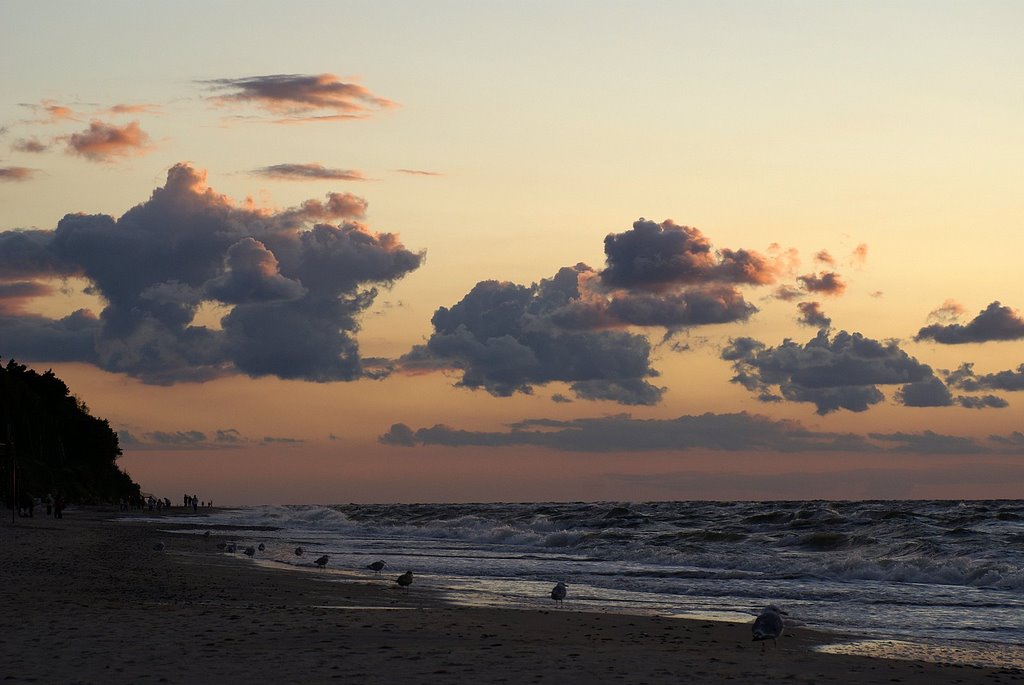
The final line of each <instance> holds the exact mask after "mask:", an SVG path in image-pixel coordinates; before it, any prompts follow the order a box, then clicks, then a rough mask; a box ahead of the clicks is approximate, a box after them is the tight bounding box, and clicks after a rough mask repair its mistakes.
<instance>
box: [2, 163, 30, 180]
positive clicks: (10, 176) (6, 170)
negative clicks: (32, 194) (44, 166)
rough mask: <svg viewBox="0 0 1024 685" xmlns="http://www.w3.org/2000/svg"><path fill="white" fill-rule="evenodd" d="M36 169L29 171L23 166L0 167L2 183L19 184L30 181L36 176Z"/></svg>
mask: <svg viewBox="0 0 1024 685" xmlns="http://www.w3.org/2000/svg"><path fill="white" fill-rule="evenodd" d="M35 173H36V170H35V169H29V168H28V167H23V166H3V167H0V183H2V182H4V181H10V182H18V181H28V180H29V179H31V178H32V176H33V175H35Z"/></svg>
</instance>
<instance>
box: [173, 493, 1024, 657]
mask: <svg viewBox="0 0 1024 685" xmlns="http://www.w3.org/2000/svg"><path fill="white" fill-rule="evenodd" d="M176 520H178V521H180V520H181V519H176ZM195 523H196V526H197V532H200V531H202V530H205V528H204V526H209V525H215V524H220V525H232V526H241V527H242V528H243V529H242V530H239V531H237V532H238V542H239V543H242V544H243V545H245V544H256V543H257V542H264V543H265V544H266V545H267V551H266V552H264V553H261V554H259V555H258V556H259V558H260V559H261V560H262V561H263V562H264V563H271V564H287V565H289V566H300V567H303V566H312V564H311V560H312V559H315V558H316V557H317V556H319V555H321V554H328V555H329V556H330V562H329V564H328V571H327V572H328V573H331V572H334V573H337V572H340V571H345V572H346V575H349V574H351V573H352V572H355V573H357V574H358V575H360V577H372V571H369V570H367V569H366V568H365V567H366V565H367V564H369V563H370V562H372V561H375V560H377V559H382V560H385V561H387V562H388V565H389V566H388V569H386V570H385V577H386V578H388V579H390V580H393V578H394V577H396V576H397V575H398V574H399V573H402V572H403V571H405V570H409V569H412V570H414V572H415V574H416V583H415V587H420V586H429V587H432V588H434V589H437V590H440V591H442V592H443V593H445V594H446V595H447V597H448V598H449V599H450V600H451V601H453V602H456V603H461V604H472V605H484V606H510V607H538V606H551V605H552V600H551V599H550V598H549V597H548V593H549V592H550V590H551V587H552V586H553V585H554V583H555V582H557V581H564V582H566V583H567V584H568V586H569V597H568V599H567V601H566V606H567V607H570V608H575V609H579V610H596V611H608V610H611V611H622V612H629V613H643V614H660V615H681V614H685V615H692V616H700V617H702V618H716V617H717V618H720V619H722V618H724V619H728V620H739V621H742V620H749V619H750V618H751V617H752V616H753V615H754V614H755V613H757V611H758V610H759V609H760V608H761V607H763V606H764V605H765V604H768V603H774V604H778V605H780V606H782V607H783V608H785V609H786V611H788V613H789V615H790V618H791V623H792V624H794V625H797V624H803V625H806V626H808V627H813V628H820V629H825V630H835V631H840V632H843V633H848V634H853V635H857V636H862V637H864V638H866V639H873V640H874V641H868V642H864V644H862V645H860V646H858V647H856V648H857V649H861V650H862V651H863V650H870V649H878V646H877V645H878V642H877V641H878V640H881V641H891V642H892V643H893V644H901V643H903V642H910V643H912V644H919V645H923V646H926V647H928V649H934V650H938V653H946V654H953V653H956V654H961V651H963V650H966V651H964V652H963V653H966V654H970V653H975V654H978V655H979V657H978V659H979V660H980V659H981V656H980V655H982V653H985V654H986V655H987V656H985V660H986V661H985V663H986V664H991V658H992V657H991V654H995V655H996V657H995V658H999V655H1000V654H1002V655H1003V656H1004V657H1005V658H1004V661H1003V662H1002V663H999V664H996V665H1004V666H1011V665H1018V666H1024V659H1022V660H1021V663H1019V664H1018V663H1017V660H1018V659H1020V654H1019V650H1017V651H1015V650H1016V648H1017V647H1018V646H1019V645H1021V644H1024V502H1022V501H1016V500H1015V501H973V502H945V501H943V502H935V501H931V502H921V501H913V502H889V501H885V502H882V501H872V502H817V501H815V502H653V503H542V504H447V505H438V504H420V505H408V504H405V505H337V506H314V505H300V506H264V507H244V508H239V509H234V510H226V511H222V512H218V513H215V514H213V515H211V516H200V517H196V518H195ZM268 527H269V528H272V530H266V528H268ZM297 545H302V546H303V547H304V548H305V549H306V554H305V555H303V556H302V557H297V556H295V554H294V553H293V550H294V548H295V547H296V546H297ZM954 647H955V648H956V649H954ZM849 649H854V648H853V647H850V648H849ZM889 649H890V651H891V650H892V649H893V648H889ZM928 649H924V650H923V651H922V653H924V654H934V653H935V652H929V651H928ZM957 650H961V651H957ZM972 650H973V651H972ZM989 653H991V654H989ZM958 658H960V657H958ZM967 659H968V662H970V663H980V661H976V662H971V661H970V658H969V657H967Z"/></svg>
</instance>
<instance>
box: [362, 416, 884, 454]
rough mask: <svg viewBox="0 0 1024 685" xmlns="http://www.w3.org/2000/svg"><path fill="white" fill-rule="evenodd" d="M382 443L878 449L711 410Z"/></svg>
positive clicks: (412, 436) (398, 428)
mask: <svg viewBox="0 0 1024 685" xmlns="http://www.w3.org/2000/svg"><path fill="white" fill-rule="evenodd" d="M380 441H381V442H383V443H385V444H392V445H403V446H414V445H445V446H449V447H460V446H486V447H500V446H522V445H532V446H537V447H548V448H551V449H557V450H563V451H572V452H619V451H628V452H649V451H671V452H678V451H688V450H692V449H710V450H721V451H729V452H732V451H748V450H767V451H785V452H808V451H826V452H833V451H847V450H859V451H877V449H878V448H876V447H873V446H872V445H871V444H869V443H868V442H867V441H865V440H864V439H863V438H862V437H860V436H857V435H854V434H851V433H827V432H816V431H810V430H808V429H807V428H805V427H804V426H803V424H801V423H800V422H798V421H788V420H777V419H770V418H768V417H766V416H760V415H757V414H748V413H746V412H740V413H735V414H710V413H708V414H702V415H699V416H680V417H678V418H675V419H635V418H633V417H631V416H629V415H628V414H622V415H619V416H608V417H602V418H596V419H586V418H583V419H574V420H571V421H556V420H552V419H530V420H525V421H520V422H518V423H514V424H511V425H510V426H509V430H507V431H501V432H484V431H466V430H458V429H455V428H451V427H448V426H443V425H437V426H434V427H432V428H420V429H418V430H412V429H411V428H409V426H407V425H405V424H401V423H400V424H395V425H393V426H392V427H391V429H390V430H389V431H388V432H387V433H385V434H384V435H383V436H381V438H380Z"/></svg>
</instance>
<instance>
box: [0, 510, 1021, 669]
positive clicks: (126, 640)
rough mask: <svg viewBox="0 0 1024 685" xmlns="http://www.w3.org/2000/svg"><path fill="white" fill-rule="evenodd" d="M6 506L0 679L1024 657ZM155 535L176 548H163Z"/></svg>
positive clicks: (784, 665)
mask: <svg viewBox="0 0 1024 685" xmlns="http://www.w3.org/2000/svg"><path fill="white" fill-rule="evenodd" d="M118 516H119V514H118V512H116V511H114V510H102V509H70V510H68V512H67V514H66V516H65V518H64V519H63V520H59V521H56V520H53V519H48V518H45V517H37V518H34V519H18V520H17V521H16V522H15V523H14V524H13V525H12V523H11V521H10V519H9V518H5V519H4V520H3V521H2V522H0V611H2V613H3V615H4V623H5V624H6V629H5V630H4V634H3V638H2V639H0V680H2V681H3V682H10V683H96V684H100V683H247V684H252V683H298V682H303V683H318V682H330V681H339V682H359V683H409V684H415V683H461V682H475V683H542V682H557V683H563V684H564V683H568V684H571V683H613V682H618V683H630V684H640V683H680V682H685V683H722V682H727V681H739V682H763V683H772V682H794V683H858V684H860V683H910V684H914V683H921V684H925V683H928V684H935V683H1015V682H1024V673H1022V672H1020V671H1016V670H1010V669H999V668H985V667H980V666H970V665H964V664H954V663H946V664H944V663H934V662H928V661H912V660H897V659H882V658H871V657H865V656H853V655H845V654H829V653H822V652H819V651H815V649H814V648H815V647H816V646H820V645H824V644H829V643H836V642H842V641H843V636H836V635H829V634H823V633H817V632H814V631H811V630H808V629H804V628H801V627H791V628H789V629H788V630H787V631H786V635H785V637H784V638H783V639H782V640H780V641H779V644H778V647H777V648H772V646H771V645H769V646H768V649H766V650H764V651H763V652H762V649H761V646H760V645H758V644H754V643H751V642H750V626H749V624H733V623H722V622H713V621H699V620H684V619H676V618H668V617H648V616H628V615H620V614H610V613H586V612H577V611H574V610H572V607H571V604H568V605H567V607H566V608H565V609H562V610H558V609H555V608H554V607H549V608H546V609H537V610H505V609H477V608H465V607H455V606H450V605H447V604H445V602H444V601H443V599H442V598H441V597H440V596H439V595H437V594H432V593H430V592H427V591H425V590H424V589H423V588H417V587H416V585H415V584H414V585H413V587H412V589H411V591H410V592H409V593H405V592H402V591H401V590H400V589H399V588H398V587H397V586H396V585H395V583H394V582H393V576H394V575H396V574H386V575H385V576H384V577H383V578H382V579H375V578H374V577H373V576H372V575H370V574H367V575H366V576H365V577H363V578H354V577H349V578H347V579H346V578H345V577H339V576H336V575H334V574H329V573H320V572H317V571H316V570H315V569H310V570H279V569H270V568H266V567H264V566H261V565H260V564H257V563H254V562H252V561H251V560H249V559H247V558H246V557H245V556H243V555H241V554H238V555H228V554H223V553H220V552H218V550H217V548H216V543H217V542H219V541H224V540H225V539H227V536H228V535H229V534H230V531H224V530H216V529H214V530H213V534H212V535H211V536H210V537H209V538H206V537H203V536H196V535H175V534H174V533H173V532H169V531H172V530H173V528H174V527H175V525H176V524H175V520H174V519H175V514H174V512H173V511H172V512H171V513H170V514H165V515H164V516H163V517H162V519H161V520H160V521H158V522H156V523H152V522H130V523H126V522H117V521H112V520H111V519H112V518H116V517H118ZM157 542H163V544H164V549H163V550H161V551H157V550H154V549H153V547H154V545H155V544H156V543H157Z"/></svg>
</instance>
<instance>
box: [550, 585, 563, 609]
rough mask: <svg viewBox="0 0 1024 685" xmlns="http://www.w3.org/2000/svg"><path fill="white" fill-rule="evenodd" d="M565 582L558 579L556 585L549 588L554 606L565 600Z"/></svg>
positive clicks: (560, 604)
mask: <svg viewBox="0 0 1024 685" xmlns="http://www.w3.org/2000/svg"><path fill="white" fill-rule="evenodd" d="M565 594H566V584H565V583H563V582H561V581H559V583H558V585H556V586H555V587H553V588H552V589H551V599H553V600H555V605H556V606H562V604H563V602H564V601H565Z"/></svg>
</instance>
